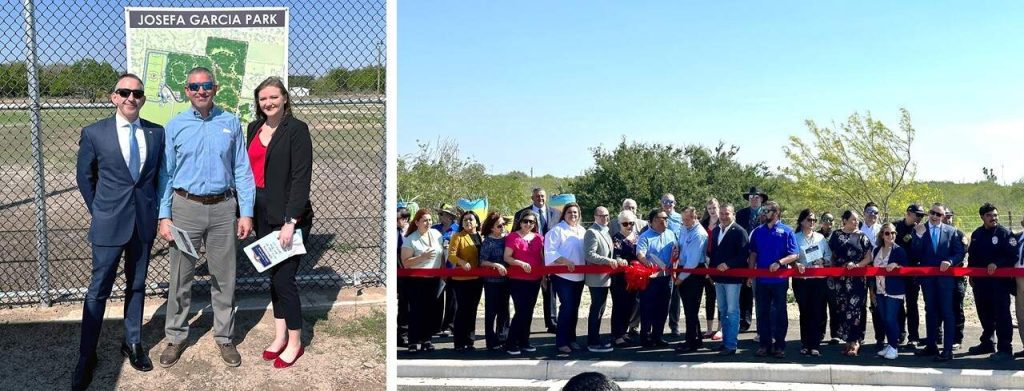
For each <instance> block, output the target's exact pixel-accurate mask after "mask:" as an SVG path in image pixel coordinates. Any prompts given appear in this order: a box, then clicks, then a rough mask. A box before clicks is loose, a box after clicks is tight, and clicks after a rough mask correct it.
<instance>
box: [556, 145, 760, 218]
mask: <svg viewBox="0 0 1024 391" xmlns="http://www.w3.org/2000/svg"><path fill="white" fill-rule="evenodd" d="M592 152H593V155H594V166H593V167H591V168H589V169H587V170H586V171H585V172H584V174H583V175H582V176H580V177H578V178H576V179H574V180H572V181H570V183H569V189H570V191H571V192H573V193H574V194H576V199H577V200H578V201H579V202H580V204H581V205H586V206H596V205H605V206H608V207H610V208H611V209H612V210H618V208H619V206H620V205H621V204H622V200H623V199H625V198H632V199H634V200H636V202H637V204H638V206H639V207H640V212H641V213H646V212H647V211H648V210H649V209H651V208H655V207H657V206H658V201H659V199H660V198H661V195H662V194H665V193H673V195H675V197H676V202H677V203H678V205H679V206H683V205H693V206H695V207H697V208H698V210H700V209H703V206H704V202H705V201H706V200H707V198H708V197H711V196H715V197H717V198H719V199H720V200H721V201H723V202H737V201H738V200H739V199H740V194H741V193H742V192H743V191H744V190H746V187H749V186H762V187H764V186H765V185H771V183H772V182H773V181H772V179H771V178H770V173H769V172H768V169H767V167H766V166H764V164H762V163H758V164H753V165H746V164H741V163H739V162H737V161H736V160H735V156H736V154H737V153H738V152H739V148H738V147H735V146H726V145H725V144H724V143H720V144H719V145H718V146H717V147H715V148H714V149H710V148H707V147H704V146H701V145H690V146H686V147H678V146H675V145H665V144H647V143H637V142H632V143H630V142H627V141H626V139H625V138H623V139H622V141H621V142H620V143H619V144H618V145H617V146H616V147H615V148H614V149H612V150H608V149H605V148H602V147H597V148H594V149H592Z"/></svg>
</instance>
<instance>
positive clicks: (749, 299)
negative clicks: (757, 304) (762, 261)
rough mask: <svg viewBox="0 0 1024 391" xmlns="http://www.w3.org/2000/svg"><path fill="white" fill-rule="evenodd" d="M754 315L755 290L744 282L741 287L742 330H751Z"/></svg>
mask: <svg viewBox="0 0 1024 391" xmlns="http://www.w3.org/2000/svg"><path fill="white" fill-rule="evenodd" d="M753 314H754V288H752V287H749V286H747V284H746V282H744V283H743V284H742V285H741V286H740V329H747V328H750V325H751V324H752V323H751V322H752V321H753V319H754V318H753Z"/></svg>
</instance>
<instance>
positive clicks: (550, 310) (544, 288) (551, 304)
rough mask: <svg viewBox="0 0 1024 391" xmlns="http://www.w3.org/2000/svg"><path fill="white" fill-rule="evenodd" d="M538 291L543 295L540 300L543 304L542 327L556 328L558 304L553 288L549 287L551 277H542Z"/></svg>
mask: <svg viewBox="0 0 1024 391" xmlns="http://www.w3.org/2000/svg"><path fill="white" fill-rule="evenodd" d="M540 291H541V295H542V296H543V299H542V302H543V305H544V327H547V328H549V329H554V328H557V326H558V308H557V307H556V305H557V304H558V302H557V301H556V300H557V297H556V295H555V290H554V289H551V277H550V276H548V277H544V278H543V279H542V280H541V283H540Z"/></svg>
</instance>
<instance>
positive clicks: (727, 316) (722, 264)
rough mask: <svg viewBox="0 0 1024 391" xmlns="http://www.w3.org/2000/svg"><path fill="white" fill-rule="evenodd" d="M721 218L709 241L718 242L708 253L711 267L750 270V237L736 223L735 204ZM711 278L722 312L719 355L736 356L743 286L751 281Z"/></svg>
mask: <svg viewBox="0 0 1024 391" xmlns="http://www.w3.org/2000/svg"><path fill="white" fill-rule="evenodd" d="M718 219H719V223H718V227H715V229H714V231H711V237H709V238H708V240H712V241H713V243H714V244H713V245H712V246H711V250H710V251H709V252H708V257H709V259H710V261H709V263H708V267H712V268H715V269H718V270H719V271H723V272H724V271H726V270H729V269H742V268H747V267H749V263H748V262H747V261H748V257H749V256H750V251H749V249H748V244H749V243H750V242H749V236H748V235H747V231H746V230H745V229H743V227H742V226H741V225H739V224H738V223H737V222H736V221H735V209H734V207H733V206H732V204H728V203H727V204H725V205H722V206H720V207H719V208H718ZM711 279H712V280H714V281H715V291H716V293H717V294H718V313H720V314H722V315H721V318H722V320H721V322H722V350H721V351H719V353H718V354H719V355H723V356H731V355H734V354H736V348H737V342H738V341H737V337H738V336H739V332H740V286H742V285H745V284H746V280H747V279H746V278H743V277H724V276H714V277H711Z"/></svg>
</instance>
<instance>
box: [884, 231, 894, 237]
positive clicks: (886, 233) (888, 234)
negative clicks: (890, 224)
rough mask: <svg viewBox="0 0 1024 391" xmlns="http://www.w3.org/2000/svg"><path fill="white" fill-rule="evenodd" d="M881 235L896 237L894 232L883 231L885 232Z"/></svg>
mask: <svg viewBox="0 0 1024 391" xmlns="http://www.w3.org/2000/svg"><path fill="white" fill-rule="evenodd" d="M882 235H884V236H896V231H885V232H882Z"/></svg>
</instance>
